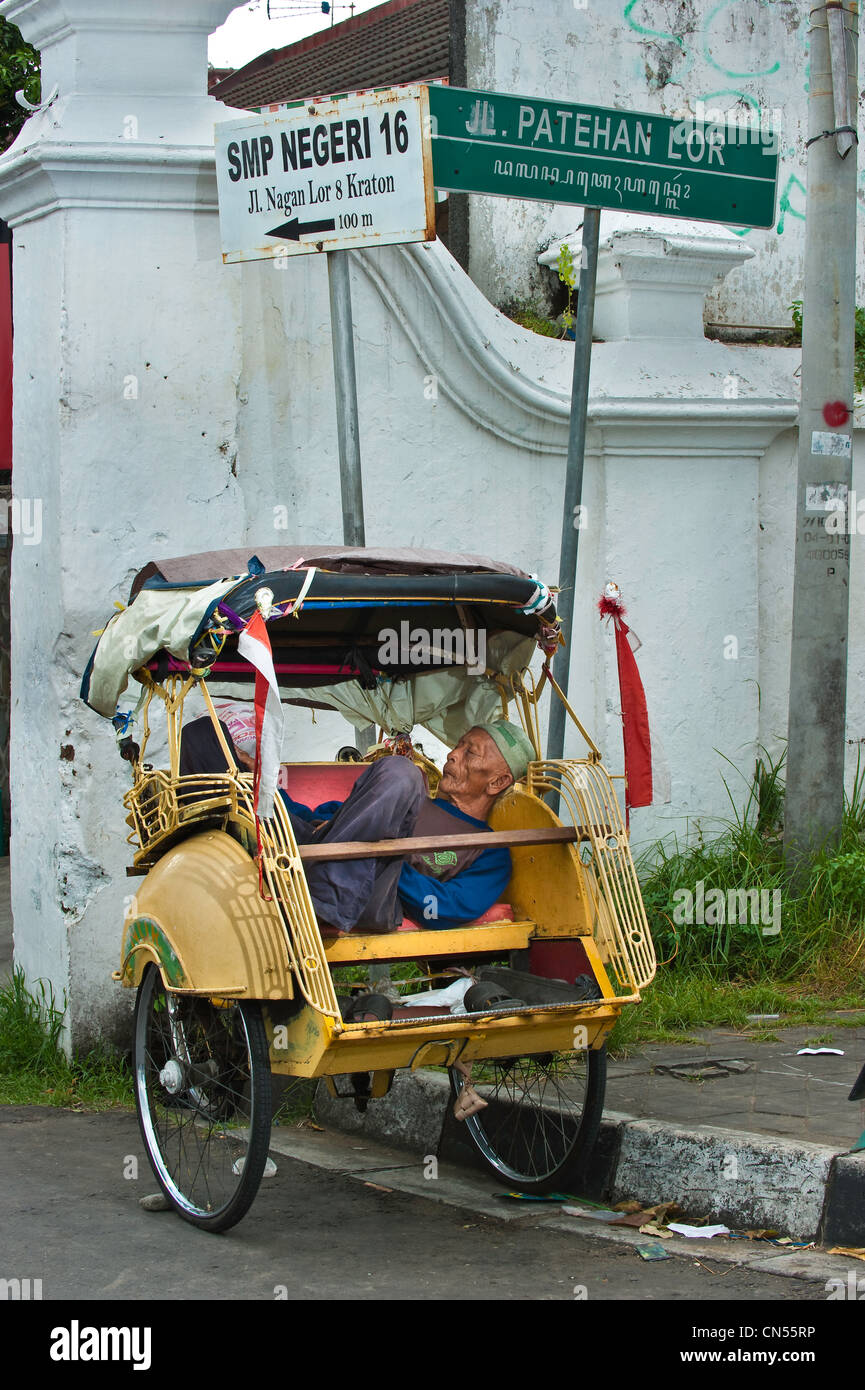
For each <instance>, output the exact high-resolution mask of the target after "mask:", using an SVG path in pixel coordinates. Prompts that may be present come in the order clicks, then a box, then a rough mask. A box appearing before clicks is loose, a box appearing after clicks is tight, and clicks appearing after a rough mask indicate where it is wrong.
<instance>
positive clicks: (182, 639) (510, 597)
mask: <svg viewBox="0 0 865 1390" xmlns="http://www.w3.org/2000/svg"><path fill="white" fill-rule="evenodd" d="M263 589H265V590H269V591H270V594H271V595H272V600H271V602H272V607H271V609H270V611H269V612H268V613H267V614H266V618H267V630H268V635H269V638H270V642H271V646H272V650H273V661H274V669H275V671H276V677H277V681H278V684H279V687H280V692H281V695H282V698H283V699H284V701H285V702H286V703H291V704H300V705H304V706H307V707H310V708H314V709H315V708H320V709H335V710H338V711H339V712H340V713H342V714H343V715H344V716H345V717H346V718H347V719H348V720H349V721H350V722H352V723H354V724H355V725H356V726H357V727H363V726H364V725H366V724H369V723H370V722H375V723H377V724H379V725H380V726H381V727H382V728H385V729H387V730H388V731H389V732H390V733H398V732H407V731H410V730H411V728H412V727H413V726H414V725H416V724H420V725H423V726H424V727H426V728H428V729H429V730H430V731H431V732H432V733H434V734H435V735H437V736H438V737H439V738H442V739H443V740H444V742H446V743H455V742H456V741H457V740H458V739H459V737H460V735H461V734H462V733H463V732H465V730H466V728H469V727H471V725H472V724H475V723H480V722H483V721H485V720H486V719H489V718H491V717H494V716H495V714H496V712H497V711H498V710H500V708H501V686H500V684H499V683H498V682H499V681H500V680H501V678H505V679H507V678H511V677H514V676H518V675H520V674H521V673H524V672H525V671H526V670H527V668H528V666H529V663H530V661H531V659H532V656H533V655H534V653H535V651H536V650H537V647H538V646H541V648H542V649H543V650H544V651H545V652H550V651H552V650H553V649H554V648H555V646H556V645H557V644H558V641H559V631H558V624H557V619H556V611H555V603H554V600H553V598H552V596H551V594H550V591H549V589H548V588H547V587H546V586H545V585H544V584H543V583H541V582H540V581H539V580H538V579H537V578H535V577H534V576H531V575H528V574H526V573H525V572H524V571H522V570H520V569H517V568H516V567H515V566H513V565H507V564H502V563H499V562H497V561H495V560H491V559H489V558H487V557H486V556H480V555H466V554H456V553H447V552H437V551H428V550H418V549H411V548H404V549H393V550H385V549H374V548H361V547H345V546H330V547H322V546H319V547H312V548H310V547H306V548H304V547H300V546H283V547H277V546H269V547H265V548H263V549H259V550H258V551H257V552H256V553H255V554H250V552H249V551H245V550H226V551H211V552H203V553H202V554H199V555H189V556H183V557H179V558H176V559H171V560H160V561H153V562H151V563H150V564H148V565H146V566H145V567H144V568H143V569H142V570H140V571H139V573H138V574H137V575H136V576H135V579H134V580H133V583H132V588H131V592H130V601H129V605H128V606H127V607H126V608H125V609H124V610H123V611H122V612H119V613H117V614H116V615H115V616H113V617H112V618H111V620H110V621H109V623H108V625H107V626H106V628H105V629H104V631H103V633H102V635H101V636H100V639H99V642H98V644H97V646H96V648H95V650H94V652H93V655H92V656H91V658H90V661H89V663H88V666H87V669H86V671H85V673H84V679H83V681H82V686H81V696H82V699H84V700H85V702H86V703H87V704H88V705H89V706H90V707H91V708H92V709H94V710H95V711H96V712H97V713H99V714H101V715H104V716H105V717H106V718H113V717H114V715H115V713H116V712H117V709H118V702H119V701H120V699H121V697H122V696H123V694H124V692H125V690H126V688H127V684H128V679H129V676H130V675H132V676H135V673H137V672H138V673H140V672H141V670H142V668H144V669H145V670H147V671H148V672H149V673H150V675H151V676H152V677H153V679H155V680H159V679H162V678H164V677H165V676H166V675H168V674H172V673H178V674H184V673H191V674H198V675H201V676H205V675H206V677H207V680H208V688H209V689H210V691H211V693H212V694H214V695H217V696H223V697H229V698H239V699H250V698H251V697H252V693H253V687H254V682H255V671H254V668H253V667H252V666H250V665H249V663H248V662H246V661H245V660H244V659H243V658H242V657H241V656H240V654H239V652H238V649H237V637H238V634H239V632H240V631H242V629H243V628H244V626H245V624H246V623H247V622H248V621H249V619H250V617H251V616H252V615H253V614H254V613H255V612H256V608H257V606H258V604H259V597H260V595H261V591H262V590H263ZM139 679H141V676H140V675H139Z"/></svg>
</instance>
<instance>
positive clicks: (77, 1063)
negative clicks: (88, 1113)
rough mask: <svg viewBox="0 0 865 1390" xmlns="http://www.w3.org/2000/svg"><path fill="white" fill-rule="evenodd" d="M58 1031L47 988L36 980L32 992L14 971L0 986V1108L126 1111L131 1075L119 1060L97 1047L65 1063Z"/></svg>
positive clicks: (59, 1018)
mask: <svg viewBox="0 0 865 1390" xmlns="http://www.w3.org/2000/svg"><path fill="white" fill-rule="evenodd" d="M62 1032H63V1010H62V1009H60V1008H58V1006H57V1003H56V1000H55V998H54V993H53V991H52V990H51V988H50V986H47V987H46V984H45V982H44V981H43V980H39V981H37V992H36V993H31V991H30V990H28V988H27V986H26V984H25V981H24V973H23V971H20V970H16V971H15V972H14V974H13V975H12V978H11V979H10V980H9V981H8V982H7V983H6V984H5V985H3V987H2V988H0V1105H54V1106H58V1107H62V1108H64V1109H71V1110H108V1109H111V1108H113V1107H115V1106H123V1107H125V1108H126V1109H131V1108H132V1077H131V1075H130V1072H129V1068H128V1067H127V1066H126V1064H125V1063H124V1062H123V1060H122V1059H121V1058H120V1057H118V1056H117V1055H116V1054H114V1053H110V1052H109V1051H108V1050H107V1049H102V1048H96V1049H94V1050H93V1051H91V1052H88V1053H85V1054H82V1055H79V1056H76V1057H73V1059H72V1060H71V1061H70V1060H69V1058H68V1057H67V1056H66V1054H65V1053H64V1051H63V1049H62V1047H61V1045H60V1039H61V1036H62Z"/></svg>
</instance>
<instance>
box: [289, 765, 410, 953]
mask: <svg viewBox="0 0 865 1390" xmlns="http://www.w3.org/2000/svg"><path fill="white" fill-rule="evenodd" d="M426 797H427V789H426V782H425V780H424V776H423V773H422V772H421V770H420V768H419V767H417V766H416V764H415V763H413V762H411V761H410V759H408V758H402V757H391V758H379V759H378V761H377V762H374V763H371V764H370V766H369V767H368V768H366V770H365V771H364V772H362V773H361V775H360V776H359V777H358V779H357V781H356V782H355V784H354V786H353V787H352V789H351V791H350V793H349V795H348V796H347V797H346V799H345V801H344V802H343V803H342V805H341V807H340V808H339V810H338V811H337V813H336V815H335V816H334V817H333V819H332V820H329V821H325V822H323V823H322V824H320V825H319V826H318V827H317V828H316V827H314V826H312V825H310V823H309V822H308V821H304V820H301V819H300V817H299V816H295V815H293V814H292V813H291V812H290V811H289V816H290V818H291V823H292V826H293V828H294V833H295V837H296V839H297V842H298V844H330V843H337V842H342V841H346V840H391V839H394V840H395V839H400V838H402V837H404V836H407V835H411V833H412V830H413V829H414V823H415V821H416V820H417V818H418V815H419V813H420V809H421V807H422V806H423V804H424V801H425V800H426ZM403 858H404V856H403ZM403 858H391V859H341V860H332V861H328V860H320V861H316V862H315V863H314V864H310V865H309V867H308V868H307V870H306V881H307V883H308V884H309V891H310V896H311V897H312V903H313V907H314V908H315V912H316V916H317V917H318V918H319V921H323V922H329V923H330V925H331V926H334V927H339V929H340V930H341V931H351V930H352V929H355V930H357V931H367V932H388V931H396V929H397V927H399V925H400V923H401V922H402V907H401V905H400V902H399V898H398V897H397V888H398V885H399V876H400V872H401V870H402V866H403Z"/></svg>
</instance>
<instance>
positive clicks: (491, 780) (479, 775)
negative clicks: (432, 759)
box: [439, 729, 513, 799]
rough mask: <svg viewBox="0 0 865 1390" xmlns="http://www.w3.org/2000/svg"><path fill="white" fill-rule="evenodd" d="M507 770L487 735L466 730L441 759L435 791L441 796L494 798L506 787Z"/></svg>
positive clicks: (510, 779)
mask: <svg viewBox="0 0 865 1390" xmlns="http://www.w3.org/2000/svg"><path fill="white" fill-rule="evenodd" d="M512 781H513V778H512V776H511V771H510V768H509V767H508V765H507V763H506V762H505V760H504V758H503V757H502V755H501V753H500V752H499V750H498V748H497V747H496V745H495V744H494V743H493V741H492V739H491V738H490V736H489V734H488V733H485V732H484V730H483V729H469V731H468V733H467V734H463V736H462V738H461V739H460V741H459V743H458V744H457V746H456V748H452V749H451V751H450V753H449V754H448V756H447V758H446V759H445V765H444V771H443V773H442V778H441V781H440V782H439V791H440V792H443V793H444V795H445V796H447V797H450V798H452V799H453V798H454V797H466V798H467V799H471V798H474V797H478V796H493V797H494V796H498V794H499V792H502V791H504V790H505V788H506V787H508V786H510V784H511V782H512Z"/></svg>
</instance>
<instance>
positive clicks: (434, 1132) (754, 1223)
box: [315, 1071, 865, 1246]
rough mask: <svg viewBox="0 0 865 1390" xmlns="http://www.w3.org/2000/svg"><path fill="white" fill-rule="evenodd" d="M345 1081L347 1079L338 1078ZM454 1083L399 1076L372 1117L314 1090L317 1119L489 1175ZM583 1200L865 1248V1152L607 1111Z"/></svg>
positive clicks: (432, 1076) (429, 1075)
mask: <svg viewBox="0 0 865 1390" xmlns="http://www.w3.org/2000/svg"><path fill="white" fill-rule="evenodd" d="M340 1080H341V1081H343V1084H345V1081H347V1078H345V1079H343V1078H340ZM450 1101H451V1093H450V1087H449V1084H448V1080H447V1077H445V1076H444V1075H442V1074H441V1073H436V1072H414V1073H412V1072H404V1071H398V1072H397V1073H396V1075H395V1077H394V1083H393V1086H392V1088H391V1090H390V1092H389V1094H388V1095H387V1096H385V1097H384V1098H382V1099H381V1100H374V1101H370V1103H369V1106H368V1109H367V1111H366V1114H365V1115H361V1114H360V1113H358V1111H357V1110H356V1109H355V1106H354V1104H353V1102H352V1101H351V1100H334V1098H333V1097H332V1096H331V1095H330V1094H329V1092H328V1091H327V1089H326V1087H325V1086H324V1084H320V1085H319V1088H318V1090H317V1092H316V1100H315V1111H316V1115H317V1117H318V1119H319V1121H320V1122H321V1123H322V1124H324V1125H326V1126H331V1127H333V1128H334V1129H339V1130H343V1131H345V1132H347V1133H350V1134H360V1135H367V1136H368V1137H369V1138H371V1139H376V1140H379V1141H381V1142H382V1143H386V1144H390V1145H395V1146H396V1147H398V1148H403V1149H408V1150H410V1151H412V1152H414V1153H417V1154H419V1155H421V1156H423V1157H429V1156H431V1155H435V1156H436V1157H438V1158H441V1159H444V1160H449V1161H450V1162H454V1163H462V1164H465V1165H468V1166H470V1167H473V1168H476V1169H477V1168H480V1169H482V1170H483V1171H486V1169H485V1168H484V1166H483V1164H482V1162H481V1160H480V1157H479V1155H478V1154H477V1151H476V1150H475V1147H474V1145H473V1143H472V1141H471V1139H470V1138H469V1137H468V1135H467V1133H466V1130H465V1127H464V1126H463V1125H461V1124H459V1123H458V1122H457V1121H456V1120H454V1118H453V1115H452V1113H451V1103H450ZM583 1195H585V1196H587V1197H589V1198H591V1199H592V1200H595V1201H609V1202H619V1201H623V1200H626V1199H634V1200H636V1201H641V1202H646V1203H652V1202H660V1201H675V1202H678V1203H679V1205H680V1206H682V1207H683V1208H684V1209H685V1210H686V1211H687V1212H688V1214H689V1215H691V1216H695V1217H698V1216H707V1217H712V1218H713V1219H714V1220H716V1221H722V1222H724V1224H725V1225H727V1226H730V1227H731V1228H732V1229H734V1230H742V1229H746V1230H750V1229H755V1228H756V1229H762V1228H771V1229H775V1230H778V1231H780V1232H781V1234H782V1235H786V1236H789V1237H790V1238H791V1239H792V1240H819V1241H820V1242H821V1243H823V1244H827V1245H836V1244H837V1245H851V1246H861V1245H865V1153H856V1154H849V1153H839V1152H838V1151H837V1150H836V1149H833V1148H831V1147H830V1146H829V1145H825V1144H808V1143H797V1142H796V1141H794V1140H790V1139H781V1138H775V1137H773V1136H771V1135H764V1134H753V1133H749V1132H747V1131H745V1130H734V1129H720V1128H716V1127H714V1126H712V1125H694V1126H692V1127H686V1126H683V1125H677V1124H673V1123H667V1122H664V1121H658V1120H638V1119H634V1118H633V1116H630V1115H622V1114H616V1113H614V1112H607V1113H606V1114H605V1116H604V1120H603V1123H602V1125H601V1133H600V1137H599V1140H598V1144H597V1146H596V1148H595V1151H594V1153H593V1155H592V1158H591V1161H590V1163H589V1165H588V1169H587V1174H586V1181H585V1184H584V1193H583Z"/></svg>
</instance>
